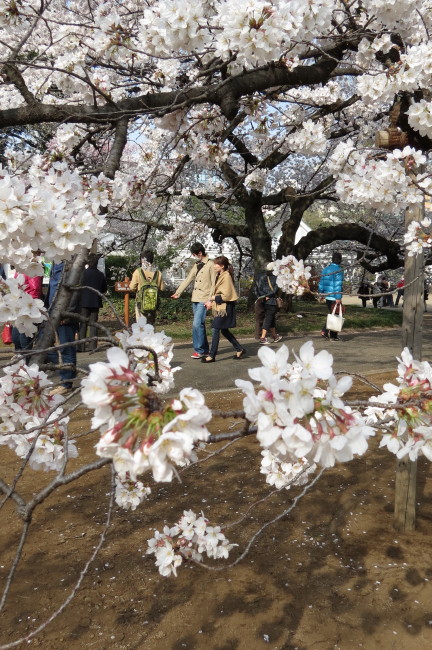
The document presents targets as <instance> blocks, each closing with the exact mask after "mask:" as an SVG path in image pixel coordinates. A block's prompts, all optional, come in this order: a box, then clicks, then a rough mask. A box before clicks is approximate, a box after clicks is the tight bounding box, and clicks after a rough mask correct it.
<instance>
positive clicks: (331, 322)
mask: <svg viewBox="0 0 432 650" xmlns="http://www.w3.org/2000/svg"><path fill="white" fill-rule="evenodd" d="M337 306H338V305H337V304H336V303H335V306H334V307H333V310H332V312H331V313H330V314H327V322H326V329H328V330H331V331H332V332H341V331H342V327H343V323H344V317H343V316H342V309H337ZM337 312H339V313H337Z"/></svg>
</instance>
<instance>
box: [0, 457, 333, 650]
mask: <svg viewBox="0 0 432 650" xmlns="http://www.w3.org/2000/svg"><path fill="white" fill-rule="evenodd" d="M323 472H324V468H323V469H321V470H320V472H319V473H318V474H317V475H316V476H315V478H314V479H313V480H312V481H311V482H310V483H308V485H305V487H304V488H303V490H302V491H301V493H300V494H298V495H297V496H296V497H295V499H294V500H293V502H292V504H291V505H290V507H289V508H287V509H286V510H284V511H283V512H281V513H280V514H279V515H278V516H277V517H275V518H274V519H272V520H271V521H267V522H266V523H265V524H264V525H263V526H261V528H260V529H259V530H258V531H257V532H256V533H255V534H254V535H253V536H252V537H251V539H250V540H249V542H248V544H247V546H246V548H245V550H244V551H243V553H242V554H241V555H239V557H238V558H237V559H236V560H234V562H231V564H225V565H224V566H222V567H216V566H211V565H210V564H205V563H204V562H197V561H196V560H192V561H193V562H195V563H196V564H198V565H199V566H202V567H205V568H206V569H210V570H211V571H225V569H231V568H232V567H234V566H236V564H239V562H241V561H242V560H243V559H244V558H245V557H246V555H247V554H248V553H249V551H250V549H251V546H252V544H253V543H254V542H255V540H256V539H257V538H258V537H259V536H260V535H261V533H262V532H263V531H264V530H265V529H266V528H267V527H268V526H271V524H275V523H276V522H277V521H279V520H280V519H282V518H283V517H286V515H288V514H289V513H290V512H291V511H292V510H293V509H294V508H295V506H296V505H297V503H298V502H299V501H300V499H301V498H302V497H303V496H304V495H305V494H306V493H307V492H309V490H310V489H311V487H313V486H314V485H315V483H316V482H317V481H318V479H320V478H321V476H322V473H323ZM0 650H3V649H2V648H1V647H0Z"/></svg>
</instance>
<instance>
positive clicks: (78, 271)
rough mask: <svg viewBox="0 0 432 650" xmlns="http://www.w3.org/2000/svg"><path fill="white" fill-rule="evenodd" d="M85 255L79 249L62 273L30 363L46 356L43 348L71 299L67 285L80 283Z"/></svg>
mask: <svg viewBox="0 0 432 650" xmlns="http://www.w3.org/2000/svg"><path fill="white" fill-rule="evenodd" d="M87 257H88V250H87V249H86V248H83V249H81V251H80V252H79V253H78V255H77V256H76V257H75V258H74V260H73V262H72V265H71V267H70V270H68V271H67V272H65V273H64V274H63V278H62V284H61V286H59V287H58V290H57V296H56V299H55V302H54V304H53V306H52V309H51V311H50V316H49V321H48V322H47V323H45V325H44V327H43V329H42V331H41V333H40V335H39V336H38V338H37V340H36V343H35V345H34V350H35V354H32V356H31V362H32V363H37V364H38V365H40V364H42V363H44V361H45V357H46V352H45V349H46V348H49V347H50V346H51V345H52V344H53V342H54V339H55V333H56V330H57V328H58V326H59V324H60V321H61V314H62V312H64V311H67V310H68V307H69V304H70V301H71V299H72V294H73V291H72V290H71V289H70V288H69V285H70V286H78V285H79V284H80V280H81V275H82V273H83V271H84V266H85V263H86V259H87ZM65 278H66V279H67V282H68V284H67V285H65V283H64V279H65ZM75 291H77V290H75Z"/></svg>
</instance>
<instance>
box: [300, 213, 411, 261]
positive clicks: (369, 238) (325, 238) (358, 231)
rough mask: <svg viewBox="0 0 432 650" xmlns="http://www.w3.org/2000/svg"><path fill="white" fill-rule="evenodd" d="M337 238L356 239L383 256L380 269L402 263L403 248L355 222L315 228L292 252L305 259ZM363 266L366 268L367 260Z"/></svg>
mask: <svg viewBox="0 0 432 650" xmlns="http://www.w3.org/2000/svg"><path fill="white" fill-rule="evenodd" d="M338 240H345V241H357V242H359V243H360V244H363V245H364V246H366V247H368V248H369V249H371V250H373V251H375V252H377V253H379V254H380V255H382V256H384V257H385V258H386V262H385V263H384V265H383V266H382V267H381V268H382V269H384V268H387V269H397V268H399V267H400V266H401V265H402V261H403V250H402V248H401V246H400V245H399V244H398V243H397V242H393V241H389V240H388V239H386V238H385V237H383V236H382V235H378V234H376V233H373V232H371V231H370V230H369V229H368V228H365V227H364V226H361V225H359V224H357V223H341V224H337V225H336V226H327V227H323V228H317V230H313V231H311V232H309V233H308V234H307V235H305V236H304V237H302V238H301V240H300V241H299V242H298V244H296V245H295V246H294V248H293V254H294V255H295V256H296V257H297V258H298V259H303V260H305V259H306V258H307V257H308V255H310V253H311V252H312V251H313V250H314V249H315V248H317V247H318V246H323V245H324V244H331V243H332V242H334V241H338ZM362 264H363V263H362ZM363 266H365V268H367V267H368V265H367V262H365V263H364V264H363ZM370 270H372V267H371V269H370Z"/></svg>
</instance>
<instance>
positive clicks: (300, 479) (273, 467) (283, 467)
mask: <svg viewBox="0 0 432 650" xmlns="http://www.w3.org/2000/svg"><path fill="white" fill-rule="evenodd" d="M261 455H262V457H263V458H262V461H261V474H265V477H266V483H268V484H269V485H274V486H275V488H276V489H278V490H280V489H282V488H285V489H287V490H289V489H290V487H291V485H305V484H306V483H308V481H309V474H312V473H313V472H315V470H316V465H315V464H313V465H309V463H308V461H307V460H306V458H298V459H297V462H295V463H287V462H283V461H281V460H280V458H279V456H275V455H274V454H272V452H271V451H269V450H268V449H264V450H263V451H262V452H261Z"/></svg>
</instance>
